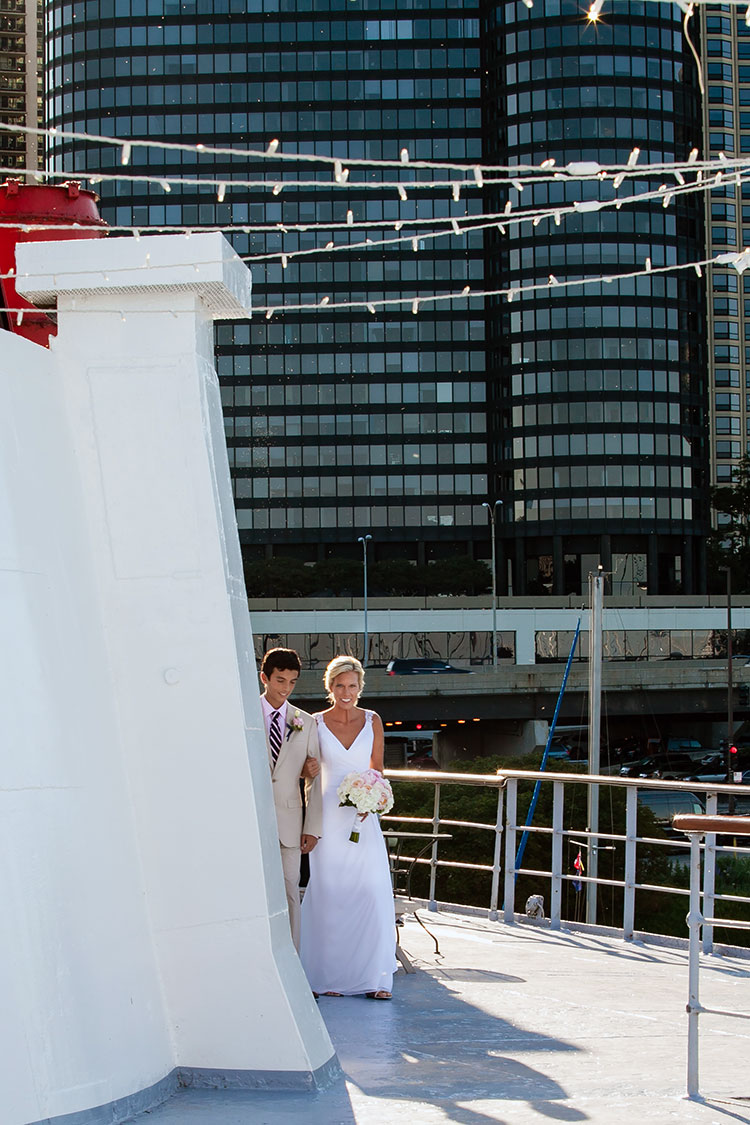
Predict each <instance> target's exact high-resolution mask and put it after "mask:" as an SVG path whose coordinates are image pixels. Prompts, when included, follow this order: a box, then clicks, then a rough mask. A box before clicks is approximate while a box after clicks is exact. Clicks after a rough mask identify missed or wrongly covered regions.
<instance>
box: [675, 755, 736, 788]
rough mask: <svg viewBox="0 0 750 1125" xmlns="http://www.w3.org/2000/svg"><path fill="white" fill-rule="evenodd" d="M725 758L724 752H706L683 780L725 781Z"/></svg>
mask: <svg viewBox="0 0 750 1125" xmlns="http://www.w3.org/2000/svg"><path fill="white" fill-rule="evenodd" d="M726 779H727V760H726V756H725V755H724V754H707V755H706V757H705V758H703V759H702V760H701V761H700V762H698V763H696V765H695V766H694V768H693V772H692V773H691V774H689V775H687V776H686V777H685V781H705V782H710V781H722V782H723V781H726Z"/></svg>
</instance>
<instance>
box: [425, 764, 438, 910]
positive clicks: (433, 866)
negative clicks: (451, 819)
mask: <svg viewBox="0 0 750 1125" xmlns="http://www.w3.org/2000/svg"><path fill="white" fill-rule="evenodd" d="M432 831H433V832H434V833H436V834H437V833H438V832H439V831H440V783H439V782H435V803H434V805H433V807H432ZM437 853H438V842H437V840H436V841H435V843H434V844H433V845H432V851H431V853H430V900H429V902H428V903H427V909H428V910H437V902H436V901H435V879H436V877H437Z"/></svg>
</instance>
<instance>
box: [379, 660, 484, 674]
mask: <svg viewBox="0 0 750 1125" xmlns="http://www.w3.org/2000/svg"><path fill="white" fill-rule="evenodd" d="M385 670H386V673H387V675H389V676H417V675H436V674H438V675H439V674H440V673H441V672H457V673H459V674H462V673H465V674H466V675H469V676H470V675H473V672H472V671H471V669H470V668H456V667H454V666H453V664H449V663H448V662H447V660H431V659H427V658H422V657H420V658H413V659H412V658H409V659H406V658H404V657H398V658H396V659H395V660H389V662H388V664H387V666H386V669H385Z"/></svg>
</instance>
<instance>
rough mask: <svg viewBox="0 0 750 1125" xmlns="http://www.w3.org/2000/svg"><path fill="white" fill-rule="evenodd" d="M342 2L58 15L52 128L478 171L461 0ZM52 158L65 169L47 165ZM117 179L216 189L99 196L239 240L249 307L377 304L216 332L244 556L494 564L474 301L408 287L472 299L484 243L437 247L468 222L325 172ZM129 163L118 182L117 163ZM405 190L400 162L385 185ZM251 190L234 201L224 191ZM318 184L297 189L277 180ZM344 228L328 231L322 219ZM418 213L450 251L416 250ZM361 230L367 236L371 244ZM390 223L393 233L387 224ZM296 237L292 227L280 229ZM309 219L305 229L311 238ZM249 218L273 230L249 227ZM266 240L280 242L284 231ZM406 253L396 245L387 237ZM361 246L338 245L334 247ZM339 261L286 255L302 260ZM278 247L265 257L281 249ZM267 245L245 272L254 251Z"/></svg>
mask: <svg viewBox="0 0 750 1125" xmlns="http://www.w3.org/2000/svg"><path fill="white" fill-rule="evenodd" d="M397 7H398V12H397V11H396V6H394V5H393V4H392V3H391V4H390V5H389V4H386V3H382V4H381V3H374V2H372V0H370V2H368V3H366V4H356V5H353V4H352V3H351V2H350V0H184V2H179V0H86V2H85V3H84V2H76V3H70V2H67V0H53V2H52V3H50V4H49V8H48V15H49V21H50V23H51V29H52V34H51V37H50V44H49V56H48V64H47V66H48V70H47V76H48V87H47V88H48V123H49V124H50V125H58V126H61V127H66V128H73V129H79V130H85V131H87V132H89V133H96V134H104V135H107V136H119V137H126V138H147V139H149V140H151V141H158V140H159V139H160V138H164V140H166V141H173V140H180V141H184V142H188V143H192V144H195V143H197V142H202V143H204V144H211V145H222V146H233V147H235V148H242V147H250V148H256V149H258V148H260V149H264V148H265V147H266V146H267V145H268V144H269V142H270V141H271V140H272V139H274V138H280V141H281V149H282V150H283V151H284V152H295V151H298V152H307V153H310V152H317V153H320V154H323V155H327V156H334V157H340V158H341V160H342V161H343V162H346V160H347V158H349V159H352V158H357V157H359V158H363V157H367V158H371V159H392V160H395V161H397V162H398V161H399V155H400V151H401V149H402V148H406V149H407V150H408V151H409V154H410V157H411V159H433V160H460V161H467V160H468V161H475V160H478V159H479V158H480V157H481V148H482V142H481V109H480V106H481V100H480V66H479V63H480V52H479V41H478V33H479V21H478V0H462V2H461V3H460V4H457V3H455V2H454V0H451V2H450V3H448V2H447V0H442V2H441V0H434V2H432V0H431V2H429V3H424V2H419V3H417V2H415V3H414V4H413V5H412V4H410V3H406V4H403V5H401V4H399V5H398V6H397ZM52 151H53V159H54V161H55V166H56V167H63V166H67V167H70V166H71V162H72V163H73V164H74V167H75V168H76V169H77V170H78V171H80V172H84V171H85V172H88V173H95V172H97V171H99V170H104V171H109V170H113V167H114V162H115V160H116V159H117V158H118V157H119V150H118V151H117V152H113V151H112V150H111V149H108V148H106V147H104V146H102V147H98V146H96V145H83V144H81V143H80V142H73V141H70V142H66V141H63V140H61V141H59V142H58V143H57V144H55V146H54V147H53V150H52ZM64 161H67V162H68V163H67V165H64V164H63V162H64ZM131 169H132V172H133V173H135V174H138V173H148V174H150V175H152V176H157V177H158V176H162V175H163V176H168V175H173V176H174V175H187V176H192V175H204V176H207V177H212V178H214V179H225V180H226V182H227V190H226V196H225V199H224V200H223V201H221V202H220V201H219V200H218V199H217V189H216V187H215V186H214V187H206V188H202V189H199V188H187V187H184V188H178V187H177V186H173V187H172V190H171V192H170V193H169V194H164V192H163V190H162V189H161V188H160V187H159V186H158V184H150V185H149V184H133V185H128V184H125V185H122V184H121V185H119V186H118V188H117V190H116V191H114V190H113V189H111V188H108V187H107V185H106V184H102V185H101V188H100V190H101V193H102V214H103V215H104V216H105V218H107V219H108V220H109V221H110V222H116V223H122V224H128V225H130V224H135V225H136V226H138V225H139V224H140V225H143V226H144V227H145V226H146V225H148V224H152V225H153V224H157V225H158V224H163V223H167V224H187V225H189V226H195V227H198V226H202V225H212V224H220V225H235V226H239V227H240V228H241V227H242V226H243V225H245V226H247V227H249V228H250V230H249V232H247V231H246V232H243V231H242V230H241V229H239V230H235V231H234V232H233V233H231V234H230V237H231V238H232V241H233V243H234V246H235V248H236V249H237V251H238V252H239V253H240V254H242V255H243V256H247V257H248V258H249V264H250V265H251V267H252V270H253V279H254V304H255V305H256V307H257V306H261V305H271V306H274V307H275V308H276V309H277V310H279V309H280V307H281V306H282V305H284V304H287V305H290V304H319V303H320V302H321V301H322V300H323V299H324V298H327V299H328V300H329V301H330V302H331V304H333V303H335V302H336V301H337V300H341V301H350V300H354V301H356V300H360V301H362V302H364V301H368V302H373V301H375V302H377V301H378V299H384V298H394V297H404V298H405V299H406V300H405V303H404V304H403V305H402V306H398V307H395V308H391V309H388V310H386V311H382V310H380V311H378V312H377V313H376V314H375V315H372V314H371V313H370V312H368V311H367V310H366V309H365V308H364V307H363V306H362V305H361V306H360V307H359V308H355V309H352V310H350V311H341V312H331V310H328V312H326V311H325V310H324V309H320V310H317V311H314V312H312V313H310V312H307V313H299V312H297V313H295V312H289V313H280V312H277V313H276V314H275V315H274V316H273V317H272V319H271V320H266V319H265V317H264V316H263V315H260V316H259V317H258V318H257V319H254V320H253V322H252V324H249V323H239V324H232V325H225V326H221V327H219V329H218V334H217V344H218V368H219V374H220V377H221V380H222V386H223V395H224V404H225V416H226V428H227V440H228V445H229V452H230V459H231V462H232V466H233V474H234V485H235V498H236V507H237V515H238V522H239V526H240V535H241V539H242V542H243V547H244V550H245V552H246V555H247V557H248V558H253V557H259V556H260V557H262V556H263V555H266V556H270V555H273V556H276V555H281V556H294V557H297V558H298V559H302V560H304V561H315V560H319V559H321V558H324V557H326V556H327V555H336V556H339V557H341V556H344V557H346V556H347V555H349V556H351V557H353V558H358V557H359V555H360V553H361V548H360V546H359V545H358V543H357V539H358V536H360V535H362V534H363V533H364V532H370V533H372V536H373V544H372V550H373V553H374V557H375V558H377V559H382V558H391V557H395V558H408V559H411V560H412V561H413V562H415V563H417V562H419V563H424V562H426V561H427V562H428V561H430V560H431V559H433V558H437V557H439V556H441V555H443V554H454V553H463V554H471V553H473V550H474V543H475V542H478V543H479V544H481V550H482V552H485V553H487V554H488V553H489V537H488V530H487V521H486V517H485V515H484V512H483V509H482V508H481V503H482V501H483V500H485V499H486V498H487V488H488V481H487V440H488V433H487V416H486V398H487V393H486V375H485V339H484V336H485V322H484V314H483V308H482V305H481V301H480V302H477V304H478V307H477V308H469V307H468V303H467V302H466V301H460V302H455V303H453V304H451V303H449V302H446V303H443V304H440V305H437V306H435V305H430V304H429V303H426V304H424V305H423V306H422V307H421V309H420V310H419V315H417V316H415V315H413V314H412V300H413V298H415V297H417V296H418V295H421V294H423V293H435V292H457V291H458V292H460V290H461V289H462V288H463V287H464V286H465V285H467V284H470V285H472V286H473V287H474V288H477V287H481V279H482V275H483V269H484V264H483V246H482V238H481V235H475V236H467V235H462V236H460V237H455V236H453V235H452V233H451V230H450V227H449V225H448V223H449V219H450V217H451V216H457V217H460V218H463V217H464V215H465V213H466V211H467V208H468V209H469V210H471V209H474V210H477V211H478V210H480V209H481V201H480V200H479V199H478V198H476V197H475V198H474V199H473V200H470V201H468V202H467V201H465V200H464V199H462V200H461V201H460V202H458V203H456V202H455V201H454V200H453V199H452V194H451V189H450V182H449V181H448V182H446V186H445V190H443V191H440V192H436V191H433V190H426V191H423V192H420V191H417V190H415V191H412V190H411V189H410V191H409V192H408V199H405V200H401V199H400V198H399V195H398V194H397V192H396V190H395V188H393V189H390V190H388V191H374V190H370V189H365V188H363V187H362V186H358V184H361V182H362V180H363V179H365V178H368V179H371V178H372V176H373V175H380V173H372V172H363V171H361V170H359V171H358V170H357V169H356V168H353V169H352V171H351V174H350V177H349V182H348V185H347V188H346V190H340V189H339V190H337V189H336V188H335V185H334V186H333V187H332V186H331V185H332V179H333V177H332V172H331V168H330V166H329V167H328V168H327V169H326V168H324V169H322V170H321V169H320V168H319V167H316V166H313V165H309V164H308V165H305V164H302V165H298V166H290V165H289V164H283V165H282V164H280V163H277V164H274V163H273V162H262V163H260V162H258V163H256V164H255V165H253V164H252V163H249V162H248V161H247V160H246V159H230V158H227V157H209V156H201V157H198V156H197V155H196V154H195V153H180V152H174V151H167V150H165V149H159V148H155V149H152V150H150V151H149V152H148V153H144V152H143V150H138V149H135V148H134V149H133V152H132V160H131V166H130V167H129V168H128V169H127V170H128V171H129V170H131ZM122 170H123V171H124V170H125V169H122ZM382 174H383V175H384V176H386V177H387V178H389V179H391V180H393V179H394V177H396V178H397V177H399V176H401V177H402V178H403V179H405V180H412V179H414V177H415V175H418V173H414V172H412V171H411V170H410V169H405V170H404V171H403V172H402V173H400V172H399V171H398V170H396V171H395V172H394V171H393V170H390V171H386V172H384V173H382ZM253 177H255V178H258V179H265V180H267V181H268V185H269V186H268V188H259V189H253V190H252V191H249V190H248V189H247V188H244V189H234V188H232V186H231V180H232V179H233V178H242V179H251V178H253ZM290 179H303V180H307V181H310V180H315V179H317V180H318V181H319V182H320V187H316V186H315V185H314V184H313V186H311V187H308V188H295V187H293V186H286V187H284V188H283V191H282V193H281V194H272V192H271V190H270V189H271V187H272V185H273V183H274V182H276V181H280V180H286V181H289V180H290ZM348 210H350V211H351V212H352V219H353V221H354V227H353V228H352V230H351V232H349V231H347V230H346V228H345V226H344V229H343V230H341V229H339V230H337V231H335V232H334V231H333V230H332V229H331V228H330V227H329V228H326V224H327V223H328V224H330V223H339V224H346V220H347V211H348ZM414 220H426V221H428V225H430V221H432V220H434V222H435V223H439V222H440V221H441V220H442V225H443V227H444V228H447V230H448V234H447V236H445V237H442V238H439V239H434V240H427V239H425V240H424V241H422V242H421V243H418V245H417V251H416V252H415V251H414V249H413V248H412V236H416V235H417V234H418V233H419V231H418V228H417V227H416V226H410V223H413V222H414ZM365 221H371V222H380V223H385V224H386V225H385V227H383V226H380V227H373V228H370V229H365V228H364V227H357V224H360V223H364V222H365ZM396 223H401V224H403V226H402V228H401V229H400V231H395V230H394V225H395V224H396ZM297 224H302V225H304V226H305V227H306V228H307V229H305V230H304V231H301V232H300V231H295V230H293V229H289V228H293V227H294V226H295V225H297ZM316 224H317V226H318V229H314V228H315V225H316ZM263 226H265V227H266V228H267V229H266V230H263V229H258V228H262V227H263ZM284 228H287V229H286V230H284ZM399 236H400V238H401V239H402V240H403V241H401V242H399V243H398V244H397V245H394V246H392V247H390V248H384V247H383V246H382V245H378V243H379V242H380V240H381V239H383V238H391V239H396V238H397V237H399ZM367 237H370V238H372V239H373V242H374V243H375V245H373V247H372V249H367V250H364V249H359V250H356V251H348V250H345V251H342V250H341V247H342V246H344V245H345V244H346V243H348V242H359V243H364V241H365V239H366V238H367ZM329 242H330V243H331V244H332V246H335V247H336V250H334V251H333V252H331V253H327V252H323V253H320V254H312V255H310V256H308V257H300V258H299V259H295V258H294V257H293V254H294V253H295V252H296V251H300V250H301V251H310V250H313V249H314V248H315V247H319V248H321V249H323V248H325V246H326V244H327V243H329ZM282 252H284V253H285V254H286V256H287V257H286V259H285V260H282V258H281V254H282ZM265 254H275V255H276V257H275V258H273V259H271V260H266V261H263V262H254V261H253V257H254V256H255V255H265Z"/></svg>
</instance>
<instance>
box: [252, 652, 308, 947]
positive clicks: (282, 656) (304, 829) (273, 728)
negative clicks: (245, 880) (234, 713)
mask: <svg viewBox="0 0 750 1125" xmlns="http://www.w3.org/2000/svg"><path fill="white" fill-rule="evenodd" d="M301 667H302V665H301V663H300V658H299V656H298V655H297V653H296V652H295V651H294V649H290V648H273V649H271V650H270V651H269V652H267V653H266V655H265V656H264V657H263V663H262V664H261V670H260V679H261V683H262V684H263V688H264V691H263V695H262V696H261V699H260V702H261V707H262V709H263V719H264V722H265V730H266V745H267V746H268V764H269V765H270V767H271V780H272V782H273V798H274V805H275V808H276V822H277V824H278V830H279V844H280V846H281V865H282V867H283V869H284V884H285V887H286V899H287V903H288V906H289V923H290V926H291V929H292V940H293V941H294V945H295V948H297V949H299V924H300V893H299V876H300V856H301V854H302V853H303V852H305V853H308V852H311V851H312V850H313V848H314V847H315V845H316V844H317V842H318V837H319V836H320V834H321V819H322V813H323V809H322V802H321V792H320V777H319V773H320V752H319V750H318V727H317V724H316V722H315V720H314V719H313V718H312V716H311V715H308V714H307V712H306V711H301V710H300V709H299V708H298V707H292V705H291V704H290V703H289V702H288V700H289V696H290V695H291V694H292V691H293V690H294V685H295V684H296V683H297V678H298V676H299V674H300V669H301ZM300 778H301V779H302V780H303V781H304V783H305V807H304V808H303V804H302V795H301V793H300Z"/></svg>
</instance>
